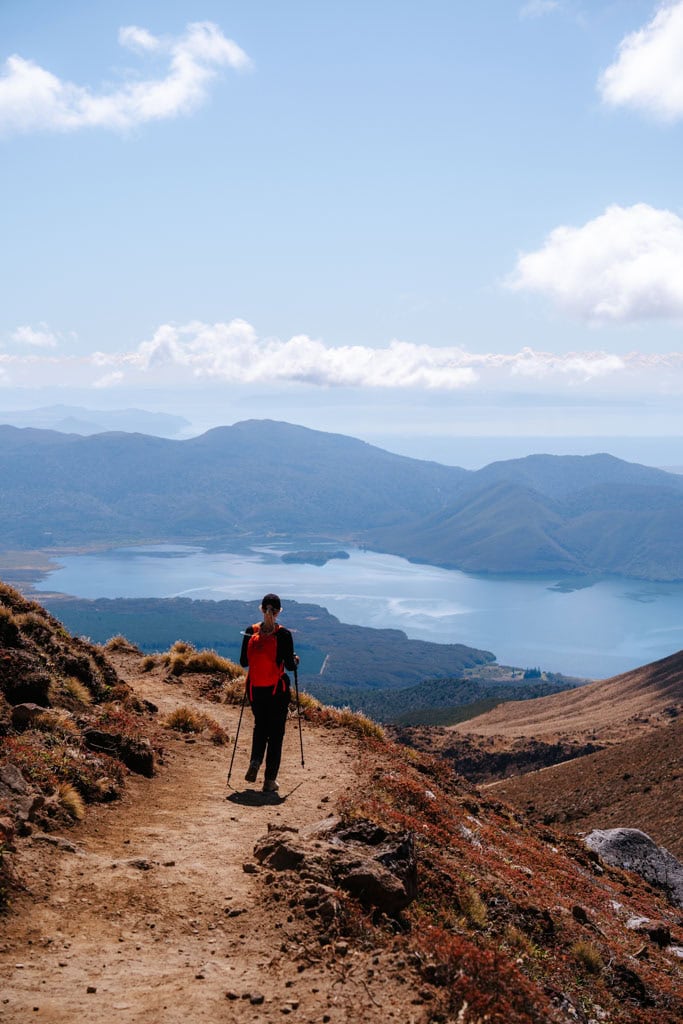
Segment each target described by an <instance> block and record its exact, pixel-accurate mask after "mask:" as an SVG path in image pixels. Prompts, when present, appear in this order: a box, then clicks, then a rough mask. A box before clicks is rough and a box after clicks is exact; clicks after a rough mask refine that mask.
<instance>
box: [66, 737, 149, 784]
mask: <svg viewBox="0 0 683 1024" xmlns="http://www.w3.org/2000/svg"><path fill="white" fill-rule="evenodd" d="M83 742H84V743H85V745H86V747H88V749H89V750H96V751H98V752H100V753H104V754H109V755H110V756H111V757H118V758H119V759H120V760H121V761H123V763H124V764H125V766H126V768H130V770H131V771H132V772H136V773H137V774H138V775H146V776H147V777H148V778H149V777H151V776H152V775H154V751H153V750H152V745H151V743H150V742H149V740H146V739H139V740H138V739H132V738H131V737H129V736H123V735H121V733H118V732H107V731H105V730H104V729H96V728H94V726H91V727H89V728H88V729H84V730H83Z"/></svg>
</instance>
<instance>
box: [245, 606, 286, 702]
mask: <svg viewBox="0 0 683 1024" xmlns="http://www.w3.org/2000/svg"><path fill="white" fill-rule="evenodd" d="M251 628H252V630H253V632H252V634H251V636H250V637H249V643H248V645H247V661H248V663H249V675H248V677H247V682H248V685H249V692H250V693H251V691H252V690H253V688H254V687H256V688H257V689H261V688H264V689H265V688H266V687H270V689H271V690H272V692H273V693H276V692H277V689H278V685H279V683H280V680H281V679H282V677H283V674H284V673H283V666H282V664H278V661H277V633H278V630H279V629H280V627H279V626H278V625H277V624H276V625H275V629H274V630H273V632H272V633H267V634H265V635H264V634H262V633H261V624H260V622H256V623H254V625H253V626H252V627H251ZM283 685H284V684H283Z"/></svg>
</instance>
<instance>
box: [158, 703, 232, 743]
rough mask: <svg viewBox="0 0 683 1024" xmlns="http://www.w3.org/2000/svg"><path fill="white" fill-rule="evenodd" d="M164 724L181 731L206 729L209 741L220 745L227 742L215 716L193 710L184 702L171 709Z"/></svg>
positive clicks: (188, 731)
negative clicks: (173, 709)
mask: <svg viewBox="0 0 683 1024" xmlns="http://www.w3.org/2000/svg"><path fill="white" fill-rule="evenodd" d="M164 725H165V726H166V728H167V729H174V730H175V731H176V732H183V733H191V732H196V733H200V732H204V730H205V729H206V730H208V732H209V738H210V739H211V742H212V743H216V744H218V745H220V746H222V745H224V744H226V743H228V742H229V739H230V737H229V736H228V734H227V732H226V731H225V729H224V728H223V726H222V725H221V724H220V723H219V722H217V721H216V720H215V718H211V717H210V716H209V715H206V714H204V712H203V711H195V710H194V708H190V707H188V706H187V705H186V704H181V705H180V707H177V708H176V709H175V711H172V712H171V713H170V715H168V716H167V717H166V720H165V722H164Z"/></svg>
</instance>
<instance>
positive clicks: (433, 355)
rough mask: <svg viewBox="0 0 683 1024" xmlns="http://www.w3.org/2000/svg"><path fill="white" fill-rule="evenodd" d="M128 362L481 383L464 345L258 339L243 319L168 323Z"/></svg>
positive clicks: (255, 374) (279, 375)
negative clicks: (378, 345) (373, 345)
mask: <svg viewBox="0 0 683 1024" xmlns="http://www.w3.org/2000/svg"><path fill="white" fill-rule="evenodd" d="M125 361H126V362H127V363H128V365H130V366H132V367H134V368H136V369H139V370H142V371H144V372H147V371H150V370H152V371H153V370H158V369H161V368H162V367H168V366H169V365H175V366H180V367H184V368H187V369H188V370H190V371H191V372H192V373H193V374H194V375H195V376H198V377H215V378H220V379H225V380H230V381H239V382H241V383H246V384H256V383H272V382H276V381H282V382H285V381H286V382H294V383H301V384H313V385H317V386H328V387H378V388H409V387H418V388H421V387H424V388H445V389H453V388H460V387H464V386H466V385H468V384H472V383H473V382H474V381H475V380H476V373H475V371H474V370H473V369H472V367H471V366H468V365H465V364H464V362H463V353H462V351H461V350H460V349H456V348H431V347H430V346H428V345H414V344H412V343H410V342H401V341H392V342H390V344H389V345H388V346H387V347H386V348H370V347H367V346H363V345H345V346H340V347H338V348H332V347H327V346H325V345H324V344H323V342H321V341H318V340H316V339H313V338H309V337H308V336H307V335H305V334H300V335H296V336H295V337H293V338H290V339H289V341H282V340H280V339H279V338H268V339H259V338H258V336H257V334H256V331H255V330H254V328H253V327H252V326H251V324H248V323H247V322H246V321H244V320H232V321H230V323H218V324H202V323H192V324H188V325H187V326H184V327H174V326H172V325H170V324H164V325H162V326H161V327H159V328H158V329H157V331H156V332H155V334H154V336H153V337H152V339H151V340H150V341H145V342H143V343H142V344H141V345H140V346H139V348H138V350H137V351H136V352H135V353H132V354H130V355H128V356H126V357H125Z"/></svg>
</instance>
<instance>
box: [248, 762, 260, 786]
mask: <svg viewBox="0 0 683 1024" xmlns="http://www.w3.org/2000/svg"><path fill="white" fill-rule="evenodd" d="M260 767H261V765H260V764H259V763H258V761H250V762H249V767H248V768H247V774H246V775H245V776H244V780H245V782H256V776H257V775H258V770H259V768H260Z"/></svg>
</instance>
